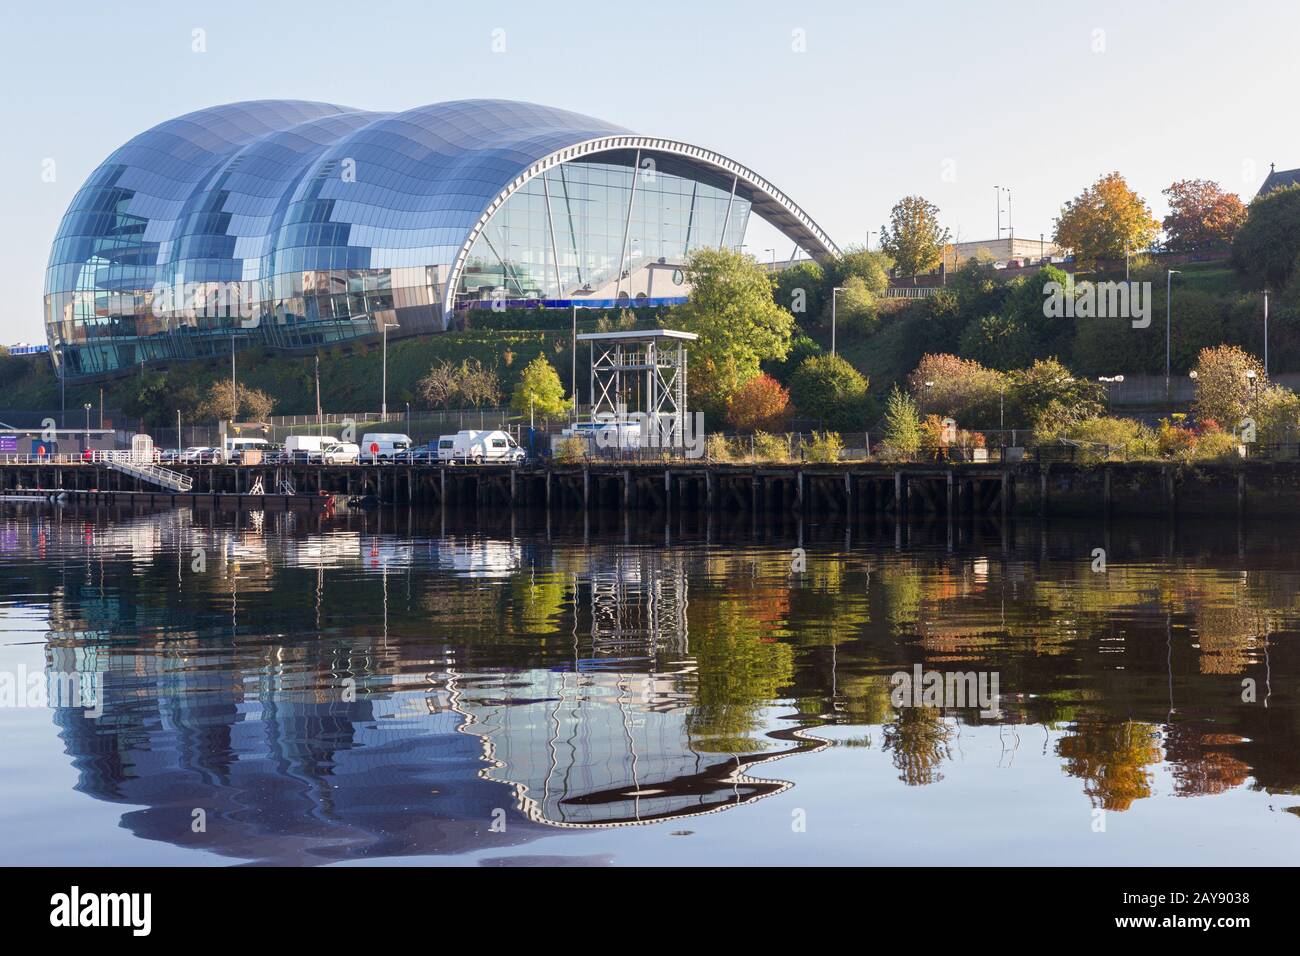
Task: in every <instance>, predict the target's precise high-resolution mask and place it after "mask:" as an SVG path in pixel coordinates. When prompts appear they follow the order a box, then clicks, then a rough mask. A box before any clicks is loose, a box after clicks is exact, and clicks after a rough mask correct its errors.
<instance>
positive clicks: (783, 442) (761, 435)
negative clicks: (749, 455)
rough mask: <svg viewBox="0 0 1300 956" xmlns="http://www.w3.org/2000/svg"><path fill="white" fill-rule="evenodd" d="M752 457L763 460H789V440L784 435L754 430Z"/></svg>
mask: <svg viewBox="0 0 1300 956" xmlns="http://www.w3.org/2000/svg"><path fill="white" fill-rule="evenodd" d="M754 457H755V458H758V459H761V460H763V461H789V460H790V442H789V440H788V439H787V438H786V437H785V436H784V435H773V434H771V433H769V432H754Z"/></svg>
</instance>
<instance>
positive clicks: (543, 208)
mask: <svg viewBox="0 0 1300 956" xmlns="http://www.w3.org/2000/svg"><path fill="white" fill-rule="evenodd" d="M664 142H666V141H646V140H644V139H643V138H641V137H635V136H633V134H630V133H629V132H628V131H627V130H624V129H622V128H620V127H617V126H613V125H611V124H608V123H605V122H603V121H601V120H597V119H593V118H591V117H587V116H581V115H579V114H576V113H570V112H567V111H564V110H557V109H551V108H549V107H545V106H537V105H533V104H527V103H514V102H507V101H500V100H465V101H458V102H451V103H439V104H433V105H430V106H425V107H419V108H417V109H413V110H408V111H406V112H402V113H373V112H365V111H360V110H353V109H349V108H347V107H343V106H336V105H331V104H325V103H307V102H290V101H260V102H251V103H237V104H231V105H227V106H219V107H214V108H211V109H206V110H201V111H199V112H197V113H191V114H188V115H186V116H182V117H179V118H177V119H174V120H170V121H168V122H166V123H163V124H161V125H159V126H157V127H155V128H153V129H151V130H149V131H147V132H145V133H142V134H141V135H139V136H137V137H135V138H134V139H132V140H131V141H130V142H128V143H127V144H125V145H124V146H122V147H121V148H120V149H118V150H117V151H116V152H114V153H113V154H112V155H111V156H110V157H109V158H108V159H107V160H106V161H105V162H104V163H103V164H102V165H101V166H100V167H99V168H98V169H96V170H95V172H94V173H92V174H91V176H90V178H89V179H88V180H87V181H86V183H85V184H84V185H83V186H82V188H81V189H80V190H79V191H78V193H77V195H76V197H75V198H74V200H73V202H72V205H71V207H70V208H69V210H68V212H67V213H66V214H65V216H64V218H63V221H62V224H61V226H60V228H59V231H58V234H57V236H56V239H55V242H54V247H53V250H52V253H51V256H50V264H49V268H48V270H47V276H46V296H45V321H46V328H47V333H48V338H49V343H50V349H51V354H52V356H53V357H54V360H55V362H56V363H58V364H60V365H61V366H62V367H63V368H64V369H65V372H66V374H67V375H69V376H72V377H76V376H83V375H95V374H100V373H105V372H112V371H114V370H116V369H119V368H126V367H131V366H133V365H136V364H138V363H143V362H158V361H166V360H175V359H186V358H194V357H202V356H207V355H221V354H228V353H229V351H230V348H231V344H232V341H233V342H234V343H235V344H236V345H238V346H240V347H244V346H247V345H249V344H257V345H261V346H273V347H280V348H287V349H294V348H310V347H315V346H319V345H323V344H329V343H332V342H338V341H342V340H347V339H352V338H357V337H360V336H370V335H375V334H377V333H378V331H379V330H380V329H381V328H382V327H383V326H385V325H387V326H388V327H389V328H390V329H391V330H392V331H391V332H390V334H392V335H400V334H417V333H424V332H438V331H443V330H444V329H446V328H447V327H448V326H449V325H451V324H452V323H454V322H455V321H456V310H457V309H459V308H464V307H469V306H474V305H481V304H483V303H484V302H486V301H492V300H494V299H498V300H499V299H504V300H507V301H509V302H516V301H519V300H552V301H554V300H560V301H561V302H563V303H564V304H567V302H568V301H569V300H576V301H584V302H588V303H591V304H598V303H611V302H623V301H626V302H629V303H631V304H635V303H637V302H644V301H649V300H656V301H663V300H664V299H670V300H671V299H673V298H678V297H681V296H683V295H684V294H685V293H686V291H687V290H686V288H685V287H684V283H683V277H682V272H681V268H680V267H681V265H682V263H683V261H684V258H685V255H686V253H687V252H689V251H690V250H692V249H694V248H697V247H701V246H707V247H717V246H724V245H725V246H731V247H733V248H738V247H739V246H740V243H741V241H742V240H743V237H744V233H745V225H746V222H747V220H748V216H749V213H750V211H751V209H759V210H760V211H762V210H761V208H760V207H759V206H758V205H757V204H758V203H759V202H761V201H763V200H764V197H763V196H761V195H760V194H759V191H758V190H756V189H755V188H754V187H753V185H752V182H747V181H745V180H744V179H742V178H741V177H740V176H739V175H738V174H737V173H736V172H735V171H733V170H732V169H731V168H729V167H728V168H724V167H723V166H721V165H719V164H718V163H716V162H711V161H708V160H707V159H704V158H700V157H697V156H694V155H682V148H679V149H678V150H677V151H676V152H674V150H673V149H672V148H671V147H666V148H663V149H655V148H652V147H653V144H655V143H664ZM584 144H585V145H584ZM592 144H595V145H592ZM606 144H608V148H605V146H606ZM643 144H644V145H643ZM672 145H675V146H679V147H680V144H672ZM575 147H577V148H575ZM690 149H692V150H693V149H694V148H690ZM696 152H698V153H699V154H700V156H701V157H702V156H704V155H705V154H704V151H702V150H700V151H696ZM570 154H572V155H570ZM713 155H714V154H708V156H713ZM736 168H737V169H739V168H740V167H736ZM787 206H788V204H787ZM490 210H494V211H492V212H491V215H490V218H488V219H487V221H486V223H484V222H483V217H484V216H485V214H487V213H488V212H489V211H490ZM777 211H778V212H782V210H777Z"/></svg>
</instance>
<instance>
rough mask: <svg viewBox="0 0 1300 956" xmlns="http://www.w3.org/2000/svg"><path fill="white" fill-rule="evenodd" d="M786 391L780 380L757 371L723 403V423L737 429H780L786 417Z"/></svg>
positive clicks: (787, 415)
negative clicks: (725, 408) (725, 419)
mask: <svg viewBox="0 0 1300 956" xmlns="http://www.w3.org/2000/svg"><path fill="white" fill-rule="evenodd" d="M789 405H790V393H789V392H788V391H787V390H786V388H785V386H783V385H782V384H781V383H780V382H778V381H777V380H776V379H774V378H773V377H772V376H770V375H767V374H766V373H759V374H758V375H755V376H754V377H753V378H751V379H750V380H749V381H748V382H746V383H745V384H744V385H742V386H741V387H740V388H739V389H738V390H737V391H736V393H735V394H734V395H732V396H731V400H730V401H729V402H728V403H727V424H729V425H730V426H731V427H732V428H734V429H736V430H737V431H746V432H747V431H754V430H756V429H761V430H763V431H780V430H781V429H782V428H784V427H785V423H786V420H787V419H788V418H789Z"/></svg>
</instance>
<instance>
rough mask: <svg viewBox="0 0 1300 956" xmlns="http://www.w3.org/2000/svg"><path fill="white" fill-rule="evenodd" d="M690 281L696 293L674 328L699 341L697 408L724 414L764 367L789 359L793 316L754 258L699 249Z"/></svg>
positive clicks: (695, 351)
mask: <svg viewBox="0 0 1300 956" xmlns="http://www.w3.org/2000/svg"><path fill="white" fill-rule="evenodd" d="M686 278H687V281H688V282H690V285H691V293H690V296H689V297H688V298H687V300H686V303H685V304H684V305H682V306H680V307H679V308H678V309H677V310H676V311H675V313H674V315H673V324H674V325H675V326H676V327H677V328H679V329H681V330H682V331H685V332H694V333H695V334H696V335H698V336H699V339H698V340H697V341H695V342H692V343H691V346H690V350H691V353H690V361H691V377H690V379H689V381H690V385H691V389H692V392H693V393H694V395H695V397H696V400H697V403H698V404H700V405H703V406H704V407H705V408H707V409H709V410H711V411H714V412H725V409H726V405H727V401H728V400H729V399H730V398H731V396H732V395H734V394H735V393H736V391H737V390H738V389H739V388H740V387H741V386H742V385H744V384H745V383H746V382H748V381H749V380H750V379H751V378H753V377H754V376H755V375H757V374H758V373H759V371H760V369H759V363H760V362H763V361H765V360H776V359H781V358H784V357H785V354H786V352H788V351H789V349H790V334H791V332H792V331H793V329H794V316H793V315H791V314H790V313H789V312H787V311H786V310H785V309H784V308H782V307H781V306H779V305H777V304H776V302H775V301H774V300H773V298H772V277H771V275H770V274H769V273H768V272H767V271H766V270H765V269H763V268H762V267H761V266H759V265H758V263H757V262H755V261H754V257H753V256H748V255H744V254H742V253H739V252H733V251H732V250H730V249H696V250H695V251H694V252H692V253H691V254H690V255H689V256H688V257H687V260H686Z"/></svg>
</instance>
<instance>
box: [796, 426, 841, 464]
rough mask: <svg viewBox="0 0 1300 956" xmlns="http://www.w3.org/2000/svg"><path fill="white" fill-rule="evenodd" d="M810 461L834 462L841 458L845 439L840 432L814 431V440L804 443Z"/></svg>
mask: <svg viewBox="0 0 1300 956" xmlns="http://www.w3.org/2000/svg"><path fill="white" fill-rule="evenodd" d="M804 451H805V452H806V453H807V455H808V460H809V461H816V462H832V461H839V460H840V453H841V452H842V451H844V439H842V438H841V437H840V435H839V432H813V433H812V441H810V442H808V443H807V444H806V445H804Z"/></svg>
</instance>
